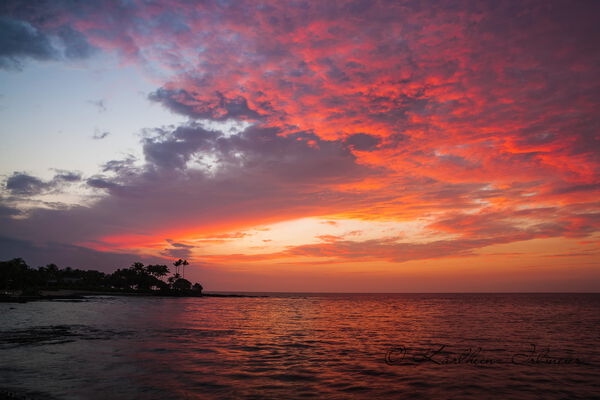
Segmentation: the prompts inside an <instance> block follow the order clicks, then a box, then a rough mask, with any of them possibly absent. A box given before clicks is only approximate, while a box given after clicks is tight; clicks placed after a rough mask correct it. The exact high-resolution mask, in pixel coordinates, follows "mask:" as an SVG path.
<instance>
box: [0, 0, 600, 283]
mask: <svg viewBox="0 0 600 400" xmlns="http://www.w3.org/2000/svg"><path fill="white" fill-rule="evenodd" d="M599 20H600V2H599V1H594V0H591V1H585V0H581V1H566V0H565V1H551V0H540V1H516V0H515V1H460V0H457V1H437V0H436V1H433V0H432V1H412V0H411V1H400V0H398V1H272V2H269V1H233V0H232V1H228V0H220V1H218V0H217V1H197V2H190V1H183V0H181V1H177V0H161V1H159V0H156V1H150V0H148V1H137V0H121V1H72V0H47V1H44V0H38V1H24V0H23V1H12V0H4V1H2V2H1V4H0V138H1V142H0V181H1V188H0V259H1V260H6V259H10V258H14V257H22V258H24V259H25V261H26V262H27V263H28V264H30V265H32V266H39V265H45V264H47V263H51V262H52V263H56V264H58V265H59V266H63V267H64V266H71V267H77V268H83V269H100V270H103V271H107V272H109V271H113V270H114V269H116V268H117V267H119V268H121V267H126V266H128V265H130V264H131V263H133V262H134V261H137V260H141V261H143V262H160V263H171V262H172V261H173V260H174V259H176V258H179V257H181V258H187V259H188V261H189V262H190V266H189V267H188V269H187V271H186V278H190V280H193V281H196V280H198V281H200V282H202V284H203V285H204V287H205V289H206V290H209V291H210V290H238V291H239V290H245V291H313V292H314V291H336V292H338V291H343V292H420V291H435V292H440V291H442V292H453V291H599V290H600V200H599V199H600V23H598V21H599Z"/></svg>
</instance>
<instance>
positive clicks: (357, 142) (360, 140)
mask: <svg viewBox="0 0 600 400" xmlns="http://www.w3.org/2000/svg"><path fill="white" fill-rule="evenodd" d="M379 142H380V140H379V138H378V137H376V136H373V135H369V134H366V133H355V134H353V135H350V136H348V137H347V138H346V144H348V145H349V146H350V147H351V148H352V149H354V150H359V151H373V150H375V148H376V147H377V145H378V144H379Z"/></svg>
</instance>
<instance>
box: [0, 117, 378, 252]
mask: <svg viewBox="0 0 600 400" xmlns="http://www.w3.org/2000/svg"><path fill="white" fill-rule="evenodd" d="M143 143H144V152H145V157H146V163H145V164H143V165H142V166H140V167H134V166H133V159H126V160H122V161H118V160H113V161H111V162H109V163H107V164H106V165H105V166H104V169H105V170H106V171H107V172H110V173H111V175H112V176H110V177H109V176H104V175H97V176H93V177H90V178H88V179H87V180H86V181H85V182H86V184H87V185H88V186H91V187H94V188H99V189H107V193H106V194H105V196H103V197H101V198H99V199H98V200H97V201H96V202H95V203H94V204H92V205H90V206H86V207H84V206H79V207H71V208H69V209H54V210H50V209H33V210H30V211H29V212H28V218H27V219H24V220H14V219H11V220H7V221H5V222H4V223H3V224H0V226H1V227H0V233H2V232H4V233H5V235H8V234H9V233H11V234H18V235H19V236H20V237H27V238H30V239H32V240H47V239H48V238H54V237H60V238H63V239H64V240H65V241H66V242H69V241H70V240H73V241H77V242H82V241H86V240H93V239H98V238H99V237H102V236H106V235H119V234H126V233H127V232H130V233H133V232H136V233H140V234H142V233H143V234H147V235H152V234H153V233H155V232H158V231H160V230H162V229H164V228H166V227H169V226H173V225H177V226H186V225H190V226H209V225H219V224H225V223H229V224H231V223H234V222H235V223H239V222H240V221H244V220H271V219H273V218H275V219H286V218H288V217H294V216H300V215H304V214H305V213H306V212H307V210H311V209H313V210H319V209H321V208H322V207H323V205H324V204H327V207H331V206H333V207H335V206H336V205H338V206H342V205H343V204H346V206H348V205H349V204H352V203H354V202H355V201H357V199H358V196H357V195H355V194H353V193H337V192H336V191H335V190H331V189H329V188H328V187H327V185H328V184H329V183H333V182H334V183H351V182H358V181H360V180H361V179H364V177H366V176H369V175H371V174H374V173H375V171H374V170H372V169H371V168H369V167H366V166H362V165H359V164H357V163H356V158H355V156H354V155H353V154H352V152H351V151H350V150H349V148H348V146H347V145H346V144H345V143H344V141H343V140H323V139H320V138H319V137H318V136H316V135H315V134H312V133H309V132H291V133H288V134H287V135H284V134H283V132H281V131H280V130H279V129H276V128H265V127H258V126H253V127H248V128H247V129H245V130H244V131H242V132H240V133H238V134H235V135H225V134H223V133H222V132H217V131H209V130H206V129H204V128H202V127H200V126H198V125H195V124H188V125H184V126H180V127H178V128H175V129H172V130H157V131H155V132H154V136H152V137H146V138H145V139H143ZM203 158H208V159H209V161H210V163H213V165H211V168H207V167H206V166H204V164H202V162H201V161H202V159H203ZM198 160H199V161H200V163H197V162H196V161H198ZM209 161H206V162H207V163H208V162H209ZM188 164H189V165H188ZM361 201H362V200H361ZM34 227H36V228H35V229H34ZM178 248H181V247H178Z"/></svg>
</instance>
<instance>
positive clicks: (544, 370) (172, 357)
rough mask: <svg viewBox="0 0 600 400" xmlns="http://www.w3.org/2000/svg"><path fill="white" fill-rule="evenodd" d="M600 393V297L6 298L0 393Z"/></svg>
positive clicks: (0, 334)
mask: <svg viewBox="0 0 600 400" xmlns="http://www.w3.org/2000/svg"><path fill="white" fill-rule="evenodd" d="M26 398H27V399H64V400H71V399H103V400H104V399H111V400H118V399H161V400H162V399H307V398H308V399H310V398H315V399H376V398H382V399H383V398H390V399H594V398H599V399H600V295H599V294H271V295H269V296H268V297H236V298H214V297H205V298H172V297H169V298H160V297H133V296H130V297H125V296H123V297H117V296H115V297H110V296H98V297H92V298H89V299H87V300H83V301H40V302H31V303H25V304H9V303H0V399H26Z"/></svg>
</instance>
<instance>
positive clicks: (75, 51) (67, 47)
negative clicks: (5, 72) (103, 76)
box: [0, 16, 95, 69]
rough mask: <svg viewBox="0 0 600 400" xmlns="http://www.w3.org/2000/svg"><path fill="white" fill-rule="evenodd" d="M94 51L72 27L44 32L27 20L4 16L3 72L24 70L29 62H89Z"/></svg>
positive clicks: (0, 39)
mask: <svg viewBox="0 0 600 400" xmlns="http://www.w3.org/2000/svg"><path fill="white" fill-rule="evenodd" d="M54 43H58V47H57V46H55V44H54ZM94 51H95V48H94V47H93V46H91V45H90V44H89V42H88V40H87V38H86V37H85V36H84V35H83V34H82V33H81V32H78V31H76V30H74V29H73V28H72V27H70V26H68V25H63V26H60V27H58V28H51V29H48V30H44V28H42V27H36V26H34V25H32V24H31V23H30V22H28V21H25V20H20V19H15V18H11V17H8V16H0V68H7V69H20V68H22V66H23V62H24V60H26V59H28V58H31V59H35V60H60V59H80V58H86V57H89V56H90V55H91V54H92V53H93V52H94Z"/></svg>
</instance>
